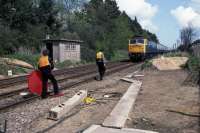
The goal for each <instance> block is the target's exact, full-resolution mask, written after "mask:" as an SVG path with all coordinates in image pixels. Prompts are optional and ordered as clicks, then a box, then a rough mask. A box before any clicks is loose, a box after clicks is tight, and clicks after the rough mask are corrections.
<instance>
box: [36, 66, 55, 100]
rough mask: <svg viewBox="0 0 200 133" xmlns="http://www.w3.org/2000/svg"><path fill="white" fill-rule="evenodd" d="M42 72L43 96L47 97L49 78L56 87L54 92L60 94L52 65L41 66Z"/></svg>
mask: <svg viewBox="0 0 200 133" xmlns="http://www.w3.org/2000/svg"><path fill="white" fill-rule="evenodd" d="M39 69H40V71H41V73H42V95H41V96H42V98H45V97H46V96H47V84H48V79H50V80H51V82H52V84H53V88H54V94H58V83H57V81H56V79H55V78H54V76H53V74H52V73H51V68H50V66H47V67H41V68H39Z"/></svg>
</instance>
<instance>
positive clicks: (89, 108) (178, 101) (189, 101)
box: [25, 68, 200, 133]
mask: <svg viewBox="0 0 200 133" xmlns="http://www.w3.org/2000/svg"><path fill="white" fill-rule="evenodd" d="M135 71H136V69H135V68H134V69H127V70H126V71H125V72H122V73H118V74H114V75H112V76H108V77H106V78H105V80H103V81H101V82H97V81H93V82H89V83H87V84H83V85H81V86H79V87H75V88H72V89H70V90H68V91H69V92H70V93H69V94H70V95H69V96H68V97H71V96H73V94H74V93H75V92H77V91H78V90H80V89H87V90H88V91H89V93H90V94H91V95H92V97H94V98H96V99H97V102H94V103H92V104H90V105H81V106H77V107H76V108H75V109H73V110H72V111H71V112H70V113H69V114H66V116H65V117H63V118H62V119H61V120H59V121H52V120H48V119H46V118H47V113H46V115H45V116H42V117H38V118H37V119H35V120H34V121H32V122H31V123H30V124H29V126H28V128H27V130H26V131H25V132H26V133H32V132H34V133H35V132H37V133H40V132H48V133H79V132H81V131H83V130H84V129H86V128H88V127H89V126H91V125H92V124H102V122H103V121H104V119H105V118H106V117H107V116H108V115H109V113H110V112H111V111H112V109H113V108H114V106H115V105H116V104H117V102H118V101H119V99H120V98H121V96H122V95H123V94H124V93H125V92H126V90H127V89H128V87H129V86H130V83H126V82H123V81H120V78H121V77H123V76H125V75H128V74H131V73H133V72H135ZM137 74H138V75H144V77H143V76H139V77H138V78H137V79H138V80H141V81H142V83H143V84H142V88H141V91H140V93H139V95H138V97H137V100H136V103H135V106H134V107H133V109H132V111H131V113H130V115H129V119H128V120H127V123H126V127H128V128H136V129H143V130H153V131H157V132H160V133H200V130H199V121H200V117H198V116H199V111H200V109H199V105H200V102H199V100H200V98H199V89H198V87H197V86H196V87H191V86H189V85H187V83H185V79H187V76H188V73H187V72H186V71H184V70H175V71H158V70H145V71H139V72H138V73H137ZM186 85H187V86H186ZM72 90H74V93H72ZM109 93H113V95H112V97H110V98H105V97H104V95H105V94H106V95H107V94H109Z"/></svg>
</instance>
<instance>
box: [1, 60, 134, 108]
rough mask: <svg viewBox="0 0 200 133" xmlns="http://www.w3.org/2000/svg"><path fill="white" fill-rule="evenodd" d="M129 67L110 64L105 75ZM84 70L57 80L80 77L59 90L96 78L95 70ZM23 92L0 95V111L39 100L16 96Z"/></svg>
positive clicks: (128, 65)
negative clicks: (7, 100) (9, 98)
mask: <svg viewBox="0 0 200 133" xmlns="http://www.w3.org/2000/svg"><path fill="white" fill-rule="evenodd" d="M130 66H133V64H132V63H119V64H117V63H114V64H112V63H111V64H109V65H108V67H107V69H108V70H107V72H106V75H108V74H111V73H114V72H118V71H120V70H123V69H125V68H127V67H130ZM85 69H86V70H85V72H82V73H81V72H78V74H72V75H70V76H71V77H70V76H68V77H64V78H62V79H59V80H58V82H59V83H62V82H64V81H66V79H74V78H80V77H81V78H80V79H78V80H77V81H73V82H69V83H66V84H64V85H63V86H61V87H60V89H61V90H66V89H69V88H70V87H74V86H77V85H80V84H81V83H85V82H88V81H90V80H92V79H94V76H96V70H90V69H88V67H86V68H85ZM87 70H88V71H87ZM89 70H90V71H89ZM26 89H27V88H26ZM24 90H25V88H23V89H21V90H16V91H15V92H9V94H7V96H6V95H3V94H2V95H0V100H1V101H2V99H3V100H4V103H5V104H2V105H0V111H4V110H7V109H9V108H11V107H14V106H17V105H20V104H24V103H27V102H31V101H33V100H35V99H37V98H39V96H35V95H30V96H29V97H26V98H23V97H21V96H20V95H17V94H19V93H20V92H21V91H24ZM16 95H17V98H14V99H13V100H11V101H12V102H8V103H6V102H5V98H6V97H9V96H16ZM16 99H17V100H16ZM1 101H0V102H1Z"/></svg>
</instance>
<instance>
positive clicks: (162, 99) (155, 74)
mask: <svg viewBox="0 0 200 133" xmlns="http://www.w3.org/2000/svg"><path fill="white" fill-rule="evenodd" d="M142 73H143V74H144V75H145V76H144V77H143V78H142V79H141V80H142V82H143V85H142V88H141V91H140V94H139V95H138V97H137V100H136V104H135V106H134V108H133V110H132V112H131V114H130V116H129V120H128V121H127V125H126V126H127V127H129V128H137V129H146V130H153V131H158V132H160V133H200V130H199V117H196V116H195V115H197V116H198V115H199V107H200V106H199V105H200V102H199V100H200V99H199V89H198V87H197V86H196V87H191V86H184V85H183V83H184V80H185V79H186V78H187V76H188V74H187V72H185V71H183V70H176V71H156V70H148V71H147V70H146V71H144V72H142ZM184 84H187V83H184ZM185 114H186V115H185ZM187 114H188V115H187ZM193 115H194V116H193Z"/></svg>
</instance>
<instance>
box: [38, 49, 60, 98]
mask: <svg viewBox="0 0 200 133" xmlns="http://www.w3.org/2000/svg"><path fill="white" fill-rule="evenodd" d="M48 54H49V51H48V50H47V49H45V50H43V51H42V56H41V57H40V59H39V62H38V67H39V70H40V71H41V74H42V95H41V97H42V98H47V83H48V79H50V80H51V82H52V84H53V88H54V95H55V96H61V95H63V94H61V93H59V90H58V83H57V81H56V79H55V78H54V76H53V74H52V73H51V71H52V69H53V68H54V66H53V61H52V60H50V59H49V57H48Z"/></svg>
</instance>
